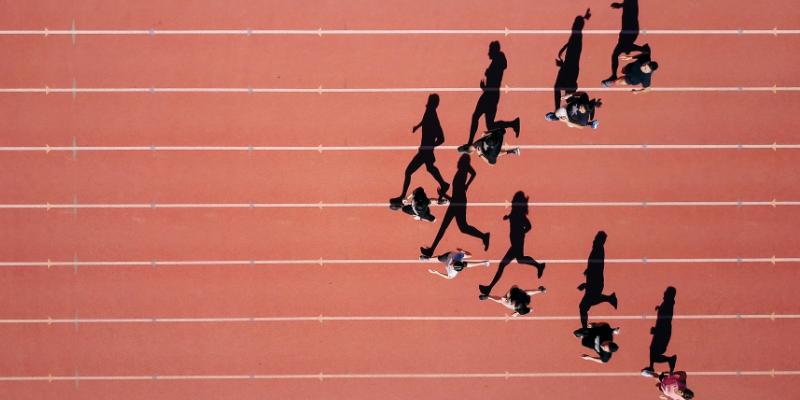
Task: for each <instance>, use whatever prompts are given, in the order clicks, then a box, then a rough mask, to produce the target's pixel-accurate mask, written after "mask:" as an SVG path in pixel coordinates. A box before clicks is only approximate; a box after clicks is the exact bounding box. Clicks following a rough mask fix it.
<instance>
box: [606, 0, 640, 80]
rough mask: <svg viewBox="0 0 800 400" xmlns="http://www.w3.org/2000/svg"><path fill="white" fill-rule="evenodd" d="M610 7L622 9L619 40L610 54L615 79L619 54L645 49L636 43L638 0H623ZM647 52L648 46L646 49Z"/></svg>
mask: <svg viewBox="0 0 800 400" xmlns="http://www.w3.org/2000/svg"><path fill="white" fill-rule="evenodd" d="M611 7H612V8H616V9H620V8H621V9H622V29H621V30H620V32H619V41H618V42H617V46H616V47H614V52H613V54H612V55H611V77H610V78H609V80H614V79H617V69H619V56H620V55H621V54H622V53H630V52H631V51H645V47H643V46H639V45H636V44H635V42H636V39H637V38H638V37H639V0H624V1H623V2H622V3H612V4H611ZM647 50H648V51H647V52H649V48H648V49H647Z"/></svg>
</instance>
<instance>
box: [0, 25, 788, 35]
mask: <svg viewBox="0 0 800 400" xmlns="http://www.w3.org/2000/svg"><path fill="white" fill-rule="evenodd" d="M323 33H324V34H325V35H503V36H508V35H510V34H514V35H570V34H573V33H582V34H584V35H618V34H620V33H628V34H643V35H645V36H646V35H736V36H741V35H773V36H775V37H777V36H778V34H782V35H796V34H800V30H797V29H778V27H774V28H773V29H741V28H739V29H646V28H645V29H641V30H623V31H621V30H618V29H586V30H583V31H572V30H570V29H508V28H507V27H505V28H504V29H356V30H349V29H331V30H327V29H325V30H323V29H322V27H320V28H319V29H316V30H310V29H250V28H248V29H181V30H178V29H164V30H156V29H155V28H151V29H150V30H97V29H95V30H88V29H84V30H75V29H72V30H48V29H47V28H44V30H3V31H0V35H42V34H43V35H45V37H47V36H48V35H151V36H155V35H156V34H158V35H246V36H250V35H317V36H319V37H322V35H323Z"/></svg>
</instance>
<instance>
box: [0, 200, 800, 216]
mask: <svg viewBox="0 0 800 400" xmlns="http://www.w3.org/2000/svg"><path fill="white" fill-rule="evenodd" d="M450 205H456V206H460V205H466V206H468V207H503V208H508V206H509V205H512V206H513V205H514V204H513V203H509V202H508V201H505V202H503V203H477V202H474V203H467V204H461V203H451V204H450ZM527 205H528V206H529V207H645V208H647V207H743V206H762V207H764V206H766V207H772V208H777V207H778V206H800V201H778V200H777V199H773V200H771V201H741V200H735V201H616V202H529V203H528V204H527ZM387 206H388V203H323V202H322V201H320V202H319V203H254V202H250V203H159V204H158V208H159V209H161V208H171V209H182V208H185V209H209V208H211V209H213V208H220V209H227V208H246V209H254V208H319V209H320V210H321V209H323V207H324V208H375V207H387ZM431 206H432V207H449V205H439V204H436V203H433V204H431ZM53 208H62V209H65V208H69V209H72V210H73V214H75V215H77V214H78V209H137V208H138V209H143V208H152V209H155V208H156V204H155V202H153V203H150V204H144V203H142V204H138V203H118V204H102V203H98V204H78V197H77V196H75V201H74V203H73V204H56V203H50V202H46V203H45V204H0V210H27V209H44V210H47V211H49V210H50V209H53Z"/></svg>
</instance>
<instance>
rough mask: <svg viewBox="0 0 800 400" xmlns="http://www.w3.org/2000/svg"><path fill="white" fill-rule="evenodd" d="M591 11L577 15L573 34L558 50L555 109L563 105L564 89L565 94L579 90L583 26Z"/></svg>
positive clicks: (554, 87) (554, 88)
mask: <svg viewBox="0 0 800 400" xmlns="http://www.w3.org/2000/svg"><path fill="white" fill-rule="evenodd" d="M590 11H591V10H586V15H584V16H580V15H579V16H577V17H575V21H574V22H573V23H572V34H571V35H570V36H569V40H568V41H567V44H565V45H564V47H562V48H561V50H559V51H558V59H556V66H558V67H559V69H558V74H557V75H556V83H555V85H554V86H553V92H554V93H553V95H554V100H555V105H556V107H555V108H554V109H553V110H558V109H559V107H561V91H562V90H563V91H564V94H570V93H575V92H576V91H578V75H579V74H580V72H581V67H580V64H581V53H582V52H583V27H584V25H585V21H586V20H588V19H589V18H590V17H591V16H592V14H591V12H590ZM565 52H566V53H565ZM562 54H563V55H564V58H563V59H562V58H561V56H562Z"/></svg>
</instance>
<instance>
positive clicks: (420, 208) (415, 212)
mask: <svg viewBox="0 0 800 400" xmlns="http://www.w3.org/2000/svg"><path fill="white" fill-rule="evenodd" d="M403 204H404V205H403V212H404V213H406V214H408V215H411V216H413V217H414V219H415V220H422V221H428V222H434V221H436V217H434V216H433V215H431V210H430V208H429V206H430V204H431V200H430V199H429V198H428V195H427V194H426V193H425V189H423V188H421V187H418V188H416V189H414V191H413V192H411V194H410V195H408V197H407V198H405V199H403ZM439 204H441V205H446V204H448V202H447V200H441V201H439ZM397 208H399V206H397V205H395V204H392V205H390V206H389V209H390V210H392V211H395V210H397Z"/></svg>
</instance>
